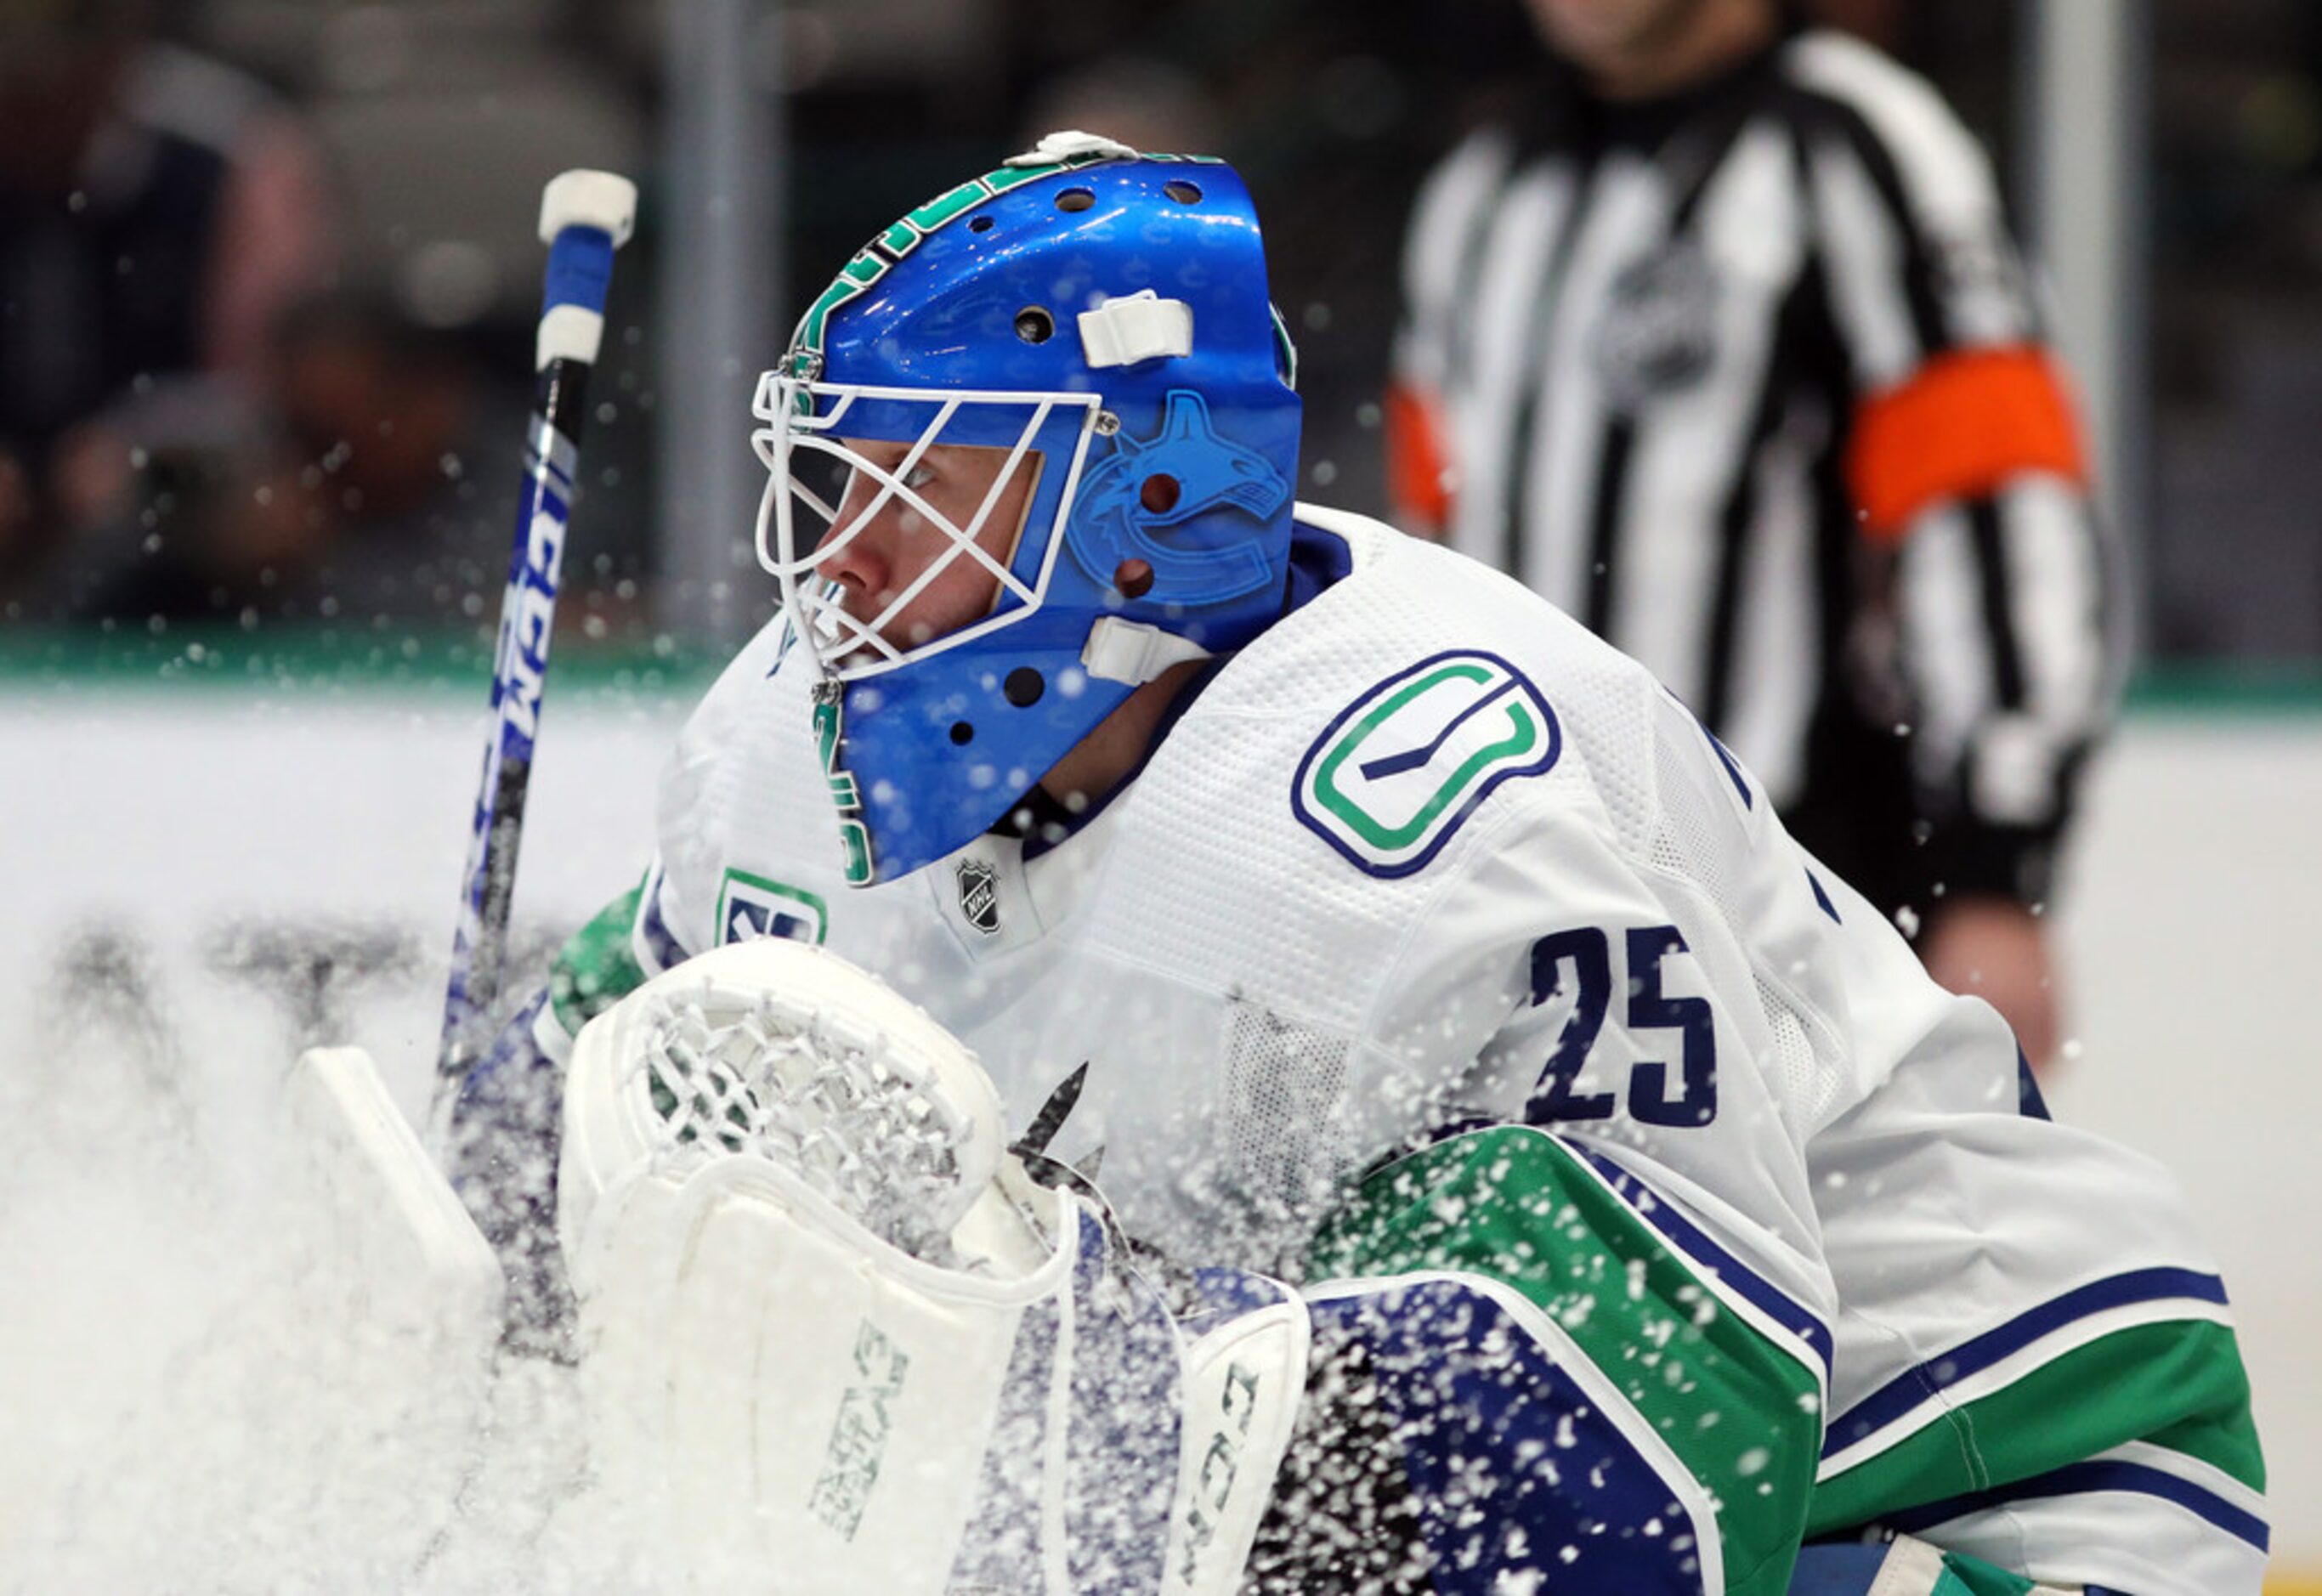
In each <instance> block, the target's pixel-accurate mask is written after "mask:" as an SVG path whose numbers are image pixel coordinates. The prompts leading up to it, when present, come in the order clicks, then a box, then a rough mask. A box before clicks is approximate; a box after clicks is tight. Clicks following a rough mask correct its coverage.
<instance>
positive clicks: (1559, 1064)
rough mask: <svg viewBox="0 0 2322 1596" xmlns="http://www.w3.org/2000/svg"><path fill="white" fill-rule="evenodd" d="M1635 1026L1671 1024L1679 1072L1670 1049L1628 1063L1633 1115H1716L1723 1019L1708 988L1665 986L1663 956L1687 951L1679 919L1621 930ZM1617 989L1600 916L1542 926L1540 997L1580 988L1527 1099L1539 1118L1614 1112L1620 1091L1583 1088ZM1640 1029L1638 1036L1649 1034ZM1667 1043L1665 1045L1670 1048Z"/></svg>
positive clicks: (1536, 989)
mask: <svg viewBox="0 0 2322 1596" xmlns="http://www.w3.org/2000/svg"><path fill="white" fill-rule="evenodd" d="M1623 942H1624V944H1625V946H1624V947H1623V952H1624V953H1625V954H1626V955H1627V962H1628V981H1627V990H1628V994H1629V1003H1628V1014H1627V1026H1628V1029H1629V1030H1630V1031H1631V1032H1632V1033H1635V1032H1643V1031H1653V1030H1661V1031H1673V1032H1675V1033H1676V1035H1675V1036H1674V1037H1672V1038H1671V1040H1672V1042H1673V1043H1674V1044H1675V1045H1676V1048H1677V1062H1676V1066H1675V1073H1676V1077H1677V1078H1676V1080H1675V1081H1671V1079H1670V1073H1671V1066H1670V1064H1669V1062H1668V1061H1667V1060H1665V1059H1650V1058H1647V1059H1639V1060H1638V1061H1637V1062H1635V1063H1633V1064H1632V1065H1631V1066H1630V1068H1629V1087H1628V1108H1629V1115H1630V1117H1632V1118H1633V1119H1637V1120H1641V1121H1642V1122H1643V1123H1645V1124H1647V1125H1665V1126H1702V1125H1707V1124H1708V1123H1709V1122H1710V1121H1711V1120H1713V1119H1714V1118H1716V1117H1717V1026H1716V1022H1715V1020H1714V1017H1713V1016H1712V1015H1711V1013H1710V1008H1709V1000H1708V999H1705V998H1672V997H1668V996H1667V995H1665V994H1664V993H1663V992H1662V990H1661V961H1662V960H1663V959H1665V958H1667V957H1668V955H1669V954H1671V953H1685V952H1687V948H1686V945H1685V938H1684V937H1683V936H1681V935H1678V928H1677V927H1676V926H1638V927H1632V928H1631V929H1630V930H1629V931H1627V932H1626V933H1625V934H1624V935H1623ZM1613 992H1614V971H1613V939H1612V938H1611V936H1609V935H1606V933H1604V931H1602V930H1599V929H1598V928H1597V927H1595V926H1581V927H1580V928H1578V929H1577V930H1573V931H1559V932H1557V933H1556V934H1555V935H1550V936H1543V937H1541V938H1540V940H1539V941H1538V942H1536V943H1534V944H1532V949H1531V1000H1532V1002H1533V1004H1534V1005H1539V1004H1541V1003H1546V1002H1548V1001H1550V999H1554V998H1558V997H1560V996H1563V995H1565V994H1567V993H1569V994H1571V995H1572V998H1573V1004H1572V1013H1571V1016H1570V1017H1568V1018H1567V1019H1566V1020H1565V1022H1564V1029H1563V1030H1562V1031H1560V1032H1559V1033H1558V1034H1557V1038H1556V1051H1555V1053H1552V1054H1550V1057H1549V1061H1548V1067H1547V1068H1546V1069H1544V1070H1542V1071H1541V1072H1540V1084H1539V1085H1537V1086H1535V1087H1533V1088H1532V1091H1531V1097H1530V1098H1529V1099H1527V1100H1526V1101H1525V1104H1524V1117H1525V1118H1526V1119H1527V1120H1529V1121H1531V1123H1532V1124H1534V1125H1553V1124H1558V1123H1560V1122H1564V1121H1569V1120H1578V1119H1609V1118H1610V1117H1612V1116H1613V1113H1614V1109H1615V1108H1618V1107H1619V1106H1620V1105H1619V1094H1618V1093H1616V1092H1611V1091H1593V1092H1583V1091H1579V1090H1576V1086H1575V1083H1576V1082H1577V1081H1578V1080H1579V1079H1580V1072H1581V1069H1582V1067H1583V1066H1584V1065H1586V1063H1587V1062H1588V1053H1589V1050H1590V1049H1591V1048H1593V1047H1594V1046H1595V1044H1596V1035H1597V1033H1598V1032H1599V1031H1601V1030H1603V1029H1604V1017H1605V1015H1606V1014H1607V1013H1609V1012H1610V1011H1611V1008H1612V1003H1613ZM1642 1040H1643V1039H1642V1038H1641V1037H1640V1042H1642ZM1663 1051H1666V1050H1663Z"/></svg>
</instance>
